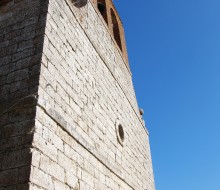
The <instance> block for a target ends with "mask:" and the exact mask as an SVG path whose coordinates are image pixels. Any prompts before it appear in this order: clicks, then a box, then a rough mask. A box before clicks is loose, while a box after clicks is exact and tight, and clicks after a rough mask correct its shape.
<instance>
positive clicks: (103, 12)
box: [97, 0, 108, 24]
mask: <svg viewBox="0 0 220 190" xmlns="http://www.w3.org/2000/svg"><path fill="white" fill-rule="evenodd" d="M97 7H98V10H99V12H100V13H101V15H102V17H103V18H104V20H105V22H106V23H107V24H108V17H107V9H106V3H105V0H98V1H97Z"/></svg>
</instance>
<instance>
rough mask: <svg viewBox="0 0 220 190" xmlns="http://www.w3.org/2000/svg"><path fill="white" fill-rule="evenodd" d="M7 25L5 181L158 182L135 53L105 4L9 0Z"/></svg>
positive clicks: (2, 42)
mask: <svg viewBox="0 0 220 190" xmlns="http://www.w3.org/2000/svg"><path fill="white" fill-rule="evenodd" d="M0 28H1V31H2V32H1V33H0V49H1V50H0V190H25V189H31V190H37V189H41V190H73V189H75V190H76V189H80V190H92V189H93V190H105V189H112V190H130V189H131V190H132V189H133V190H142V189H143V190H145V189H148V190H154V189H155V188H154V179H153V171H152V163H151V156H150V147H149V137H148V132H147V130H146V129H145V126H144V122H143V120H142V118H141V116H140V113H139V108H138V105H137V101H136V97H135V93H134V89H133V85H132V79H131V73H130V70H129V68H128V64H127V59H126V57H124V55H123V53H122V52H121V51H120V49H119V48H118V47H117V44H116V42H115V40H114V38H113V36H112V35H111V31H110V30H109V28H108V26H107V25H106V23H105V21H104V19H103V18H102V16H101V15H100V14H99V11H98V9H97V8H96V6H95V4H94V3H91V2H90V1H89V3H88V5H87V6H85V7H84V8H81V9H78V8H76V7H74V6H73V4H72V2H71V0H50V1H49V2H48V1H45V0H4V1H3V3H0ZM43 42H44V43H43ZM119 124H120V125H119ZM118 126H122V127H123V131H124V134H123V135H122V137H123V138H121V139H120V135H121V131H117V130H118ZM117 135H119V136H117Z"/></svg>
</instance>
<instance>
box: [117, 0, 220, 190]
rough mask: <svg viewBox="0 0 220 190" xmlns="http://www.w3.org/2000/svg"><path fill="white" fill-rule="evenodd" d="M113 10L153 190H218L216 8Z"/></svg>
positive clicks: (155, 1)
mask: <svg viewBox="0 0 220 190" xmlns="http://www.w3.org/2000/svg"><path fill="white" fill-rule="evenodd" d="M114 2H115V4H116V7H117V8H118V11H119V13H120V15H121V18H122V21H123V23H124V27H125V32H126V39H127V46H128V52H129V60H130V65H131V70H132V73H133V81H134V86H135V90H136V95H137V98H138V102H139V106H140V107H142V108H144V110H145V116H144V117H145V121H146V123H147V128H148V130H149V132H150V140H151V149H152V157H153V164H154V173H155V181H156V188H157V190H220V1H219V0H139V1H137V0H132V1H131V0H129V1H121V0H115V1H114Z"/></svg>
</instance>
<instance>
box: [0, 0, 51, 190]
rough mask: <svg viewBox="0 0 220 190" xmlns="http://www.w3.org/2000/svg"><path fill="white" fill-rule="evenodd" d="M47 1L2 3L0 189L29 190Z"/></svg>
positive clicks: (25, 0) (15, 0) (18, 0)
mask: <svg viewBox="0 0 220 190" xmlns="http://www.w3.org/2000/svg"><path fill="white" fill-rule="evenodd" d="M46 12H47V2H46V1H40V0H32V1H30V0H3V1H1V2H0V189H1V190H3V189H4V190H6V189H7V190H9V189H10V190H20V189H22V190H25V189H29V185H28V182H29V181H30V180H29V178H30V171H31V170H30V166H31V162H32V161H31V158H32V154H31V149H30V147H31V146H32V145H31V144H32V141H33V133H34V128H35V115H36V103H37V101H36V97H35V96H34V94H37V92H38V84H39V74H40V61H41V57H42V50H43V38H44V33H45V32H44V31H45V21H46V19H45V18H46V17H45V16H46Z"/></svg>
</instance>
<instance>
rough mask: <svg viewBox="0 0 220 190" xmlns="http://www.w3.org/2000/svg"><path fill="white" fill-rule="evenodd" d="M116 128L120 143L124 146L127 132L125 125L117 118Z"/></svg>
mask: <svg viewBox="0 0 220 190" xmlns="http://www.w3.org/2000/svg"><path fill="white" fill-rule="evenodd" d="M115 129H116V135H117V139H118V142H119V144H120V145H121V146H124V141H125V132H124V129H123V126H122V125H121V124H120V123H119V119H117V120H116V123H115Z"/></svg>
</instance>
